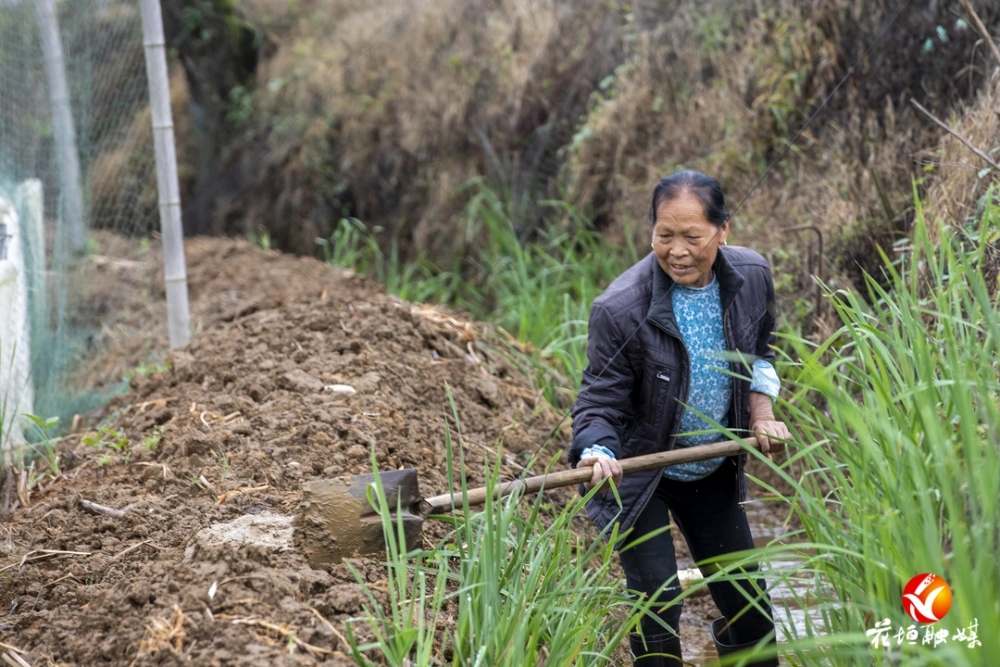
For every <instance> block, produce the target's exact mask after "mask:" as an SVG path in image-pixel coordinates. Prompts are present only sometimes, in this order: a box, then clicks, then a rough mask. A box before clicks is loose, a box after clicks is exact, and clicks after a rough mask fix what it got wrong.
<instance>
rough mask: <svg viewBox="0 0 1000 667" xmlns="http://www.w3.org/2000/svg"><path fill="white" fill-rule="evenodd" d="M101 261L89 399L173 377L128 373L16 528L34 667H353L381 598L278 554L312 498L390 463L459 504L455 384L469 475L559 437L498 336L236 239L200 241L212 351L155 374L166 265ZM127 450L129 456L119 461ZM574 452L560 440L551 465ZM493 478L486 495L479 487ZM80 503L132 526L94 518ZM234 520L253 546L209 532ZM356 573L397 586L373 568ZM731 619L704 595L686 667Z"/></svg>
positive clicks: (19, 515) (8, 533) (14, 598)
mask: <svg viewBox="0 0 1000 667" xmlns="http://www.w3.org/2000/svg"><path fill="white" fill-rule="evenodd" d="M103 251H104V253H105V254H104V255H102V257H104V260H102V261H101V262H98V263H96V264H95V265H94V266H93V267H92V268H91V269H90V271H91V273H90V274H89V277H88V281H89V282H88V285H90V286H91V287H92V290H93V294H92V296H91V298H92V299H94V300H95V303H96V302H98V301H100V300H101V298H102V297H101V295H100V292H101V290H104V291H106V292H107V295H106V300H107V301H110V302H111V303H110V304H104V305H103V308H104V309H105V311H107V312H108V320H107V322H106V323H105V324H106V326H105V330H104V334H103V336H104V338H103V339H102V340H103V341H104V343H103V344H104V349H103V351H102V352H101V353H100V354H99V355H97V357H96V358H95V359H94V360H93V361H92V362H91V363H90V365H89V366H88V371H87V372H88V382H91V383H92V384H101V383H104V384H109V383H112V381H113V380H115V379H116V378H117V377H120V375H119V373H121V371H122V367H123V366H135V365H139V364H141V363H147V362H148V363H150V364H151V366H150V367H156V368H159V370H157V371H155V372H152V373H150V374H149V375H148V376H145V377H144V376H143V374H142V373H136V374H134V375H132V379H131V390H130V391H129V392H128V393H127V394H126V395H123V396H120V397H119V398H116V399H115V400H113V401H112V402H111V404H109V405H108V406H106V407H105V408H103V409H102V410H100V411H98V412H97V413H95V414H94V415H90V416H89V417H88V418H87V420H86V421H84V422H83V423H82V424H81V425H80V427H79V430H78V432H77V433H76V434H74V435H72V436H70V437H68V438H66V439H64V440H63V441H62V442H61V443H60V445H59V446H60V450H61V452H62V459H61V461H62V474H61V475H60V476H59V477H58V478H56V479H55V480H54V481H49V480H46V481H44V482H42V484H41V485H40V486H38V487H36V488H35V489H34V490H33V492H32V493H31V495H30V498H28V499H27V500H28V502H27V506H22V507H19V508H18V509H17V510H16V511H15V512H14V514H13V515H12V516H11V517H10V518H8V520H7V521H6V522H5V523H4V524H3V525H2V528H0V530H2V533H0V538H2V544H0V548H2V553H3V556H4V559H5V562H4V563H3V564H2V565H0V566H2V567H3V570H2V571H0V581H2V583H3V586H2V587H0V609H2V610H3V614H4V615H3V616H2V617H0V642H3V644H5V645H7V646H9V647H16V649H19V650H21V651H23V653H22V654H21V656H22V658H23V659H24V660H25V661H26V662H27V663H28V664H30V665H33V666H38V665H122V666H125V665H154V664H155V665H173V664H193V665H205V666H221V665H250V664H254V665H306V664H312V663H316V662H325V663H327V664H334V665H349V664H353V662H352V661H351V660H350V659H348V658H347V657H346V655H344V652H345V651H346V649H345V646H344V643H343V639H342V633H343V632H344V624H345V621H346V620H347V619H348V618H350V617H351V616H355V615H357V614H358V613H359V612H360V611H361V609H362V605H363V604H364V601H365V598H364V596H363V594H362V591H361V587H360V586H359V585H358V584H357V583H356V581H355V579H354V577H353V576H352V574H351V573H350V572H349V570H348V568H347V566H346V565H344V564H338V565H331V566H326V567H320V568H312V567H310V566H309V564H308V563H307V562H306V560H305V558H304V557H303V556H302V555H301V554H300V553H298V552H297V551H296V550H294V549H275V548H272V547H269V546H268V544H267V542H268V540H271V541H272V542H275V543H278V544H284V543H286V542H287V532H286V531H287V530H288V523H287V517H290V516H291V515H292V514H293V513H294V511H295V509H296V507H297V505H298V503H299V501H300V499H301V489H302V484H303V482H305V481H309V480H314V479H319V478H329V477H335V476H338V475H344V474H354V473H362V472H366V471H370V460H369V457H370V451H371V447H372V446H373V445H374V449H375V451H376V453H377V455H378V462H379V465H380V466H381V467H383V468H399V467H418V468H419V470H420V485H421V490H422V491H423V492H424V493H425V494H432V493H441V492H444V491H446V490H447V480H446V476H445V472H444V470H445V466H444V461H445V438H444V432H445V415H446V412H447V406H448V401H447V397H446V393H445V387H446V385H447V386H449V387H450V388H451V391H452V392H453V394H454V397H455V401H456V404H457V406H458V413H459V417H460V419H461V422H462V429H463V439H462V441H463V443H464V447H465V456H466V458H467V460H472V461H482V460H483V458H484V457H488V458H489V459H490V460H495V459H496V457H497V453H496V443H498V442H500V441H502V442H503V444H504V452H503V455H502V457H503V461H502V463H503V471H504V473H506V474H510V475H512V474H516V473H517V472H518V471H519V466H523V465H526V464H527V463H528V461H529V458H530V453H531V452H532V451H533V450H534V448H535V446H536V445H537V444H538V443H540V442H541V441H542V440H543V439H544V438H545V436H546V435H547V434H548V432H549V431H550V430H551V429H552V428H553V427H554V426H555V425H556V424H557V423H558V421H559V419H560V415H558V414H557V413H556V412H555V411H554V410H553V409H552V408H551V407H550V406H548V405H547V404H546V403H545V402H544V401H543V400H542V399H541V398H540V397H539V395H538V393H537V392H535V391H534V390H533V389H532V387H531V383H530V381H529V380H528V379H527V378H526V377H525V375H524V374H523V373H521V372H520V371H519V369H518V368H517V367H516V366H515V365H514V364H513V363H512V362H511V361H510V360H508V359H507V358H506V356H505V355H504V354H502V353H501V352H500V349H501V348H500V347H498V346H495V345H491V344H490V340H496V336H495V335H493V334H492V333H491V332H489V331H488V330H487V329H485V328H484V327H483V326H481V325H478V324H474V323H467V322H464V321H462V320H461V319H460V316H457V315H456V314H449V313H446V312H444V311H443V310H440V309H432V308H429V307H419V306H413V305H411V304H407V303H402V302H400V301H399V300H397V299H395V298H394V297H392V296H389V295H387V294H385V293H384V290H382V288H381V287H380V286H378V285H376V284H373V283H371V282H369V281H366V280H363V279H361V278H358V277H356V276H353V275H352V274H350V273H349V272H344V271H341V270H338V269H334V268H331V267H329V266H326V265H323V264H321V263H320V262H317V261H315V260H312V259H306V258H294V257H291V256H286V255H281V254H278V253H275V252H263V251H261V250H259V249H257V248H255V247H253V246H251V245H249V244H246V243H243V242H240V241H233V240H225V239H196V240H192V241H189V242H188V245H187V252H188V267H189V282H190V292H191V300H192V313H193V318H194V325H195V329H196V331H197V333H196V337H195V340H194V342H193V343H192V344H191V345H190V346H189V347H188V348H187V349H185V350H183V351H177V352H174V353H172V354H171V355H169V358H168V361H169V368H166V367H165V366H157V364H159V363H160V360H152V361H149V360H148V359H146V360H144V355H146V356H148V355H149V353H150V350H153V349H155V348H156V347H157V344H158V343H159V342H161V341H162V340H163V330H162V325H158V324H156V322H162V320H161V319H160V318H159V315H160V314H161V313H162V295H161V294H157V293H156V292H155V291H154V292H152V293H149V292H144V291H141V290H138V289H135V290H133V286H135V285H141V284H142V283H143V279H142V278H143V276H145V277H153V278H155V276H156V275H157V274H158V272H160V271H161V269H160V268H159V267H158V265H157V260H156V257H157V255H158V253H157V252H139V251H137V250H136V249H135V248H133V247H131V246H126V245H124V244H122V243H120V242H116V241H114V239H111V238H108V239H105V243H104V248H103ZM108 253H111V254H108ZM115 255H117V256H115ZM128 272H131V273H132V274H133V275H132V277H131V278H130V279H128V280H126V279H123V275H124V274H125V273H128ZM130 290H132V291H137V292H138V293H139V294H138V295H137V294H131V293H130ZM115 313H118V315H119V318H118V319H119V322H118V324H114V321H115V317H114V316H115ZM115 332H117V333H115ZM332 385H349V386H351V387H353V389H354V390H355V392H356V393H354V394H345V393H339V392H337V391H334V390H332V389H331V386H332ZM99 423H101V424H105V425H106V426H107V429H109V430H105V431H104V432H103V433H102V432H101V431H100V430H99V429H98V424H99ZM111 431H120V432H121V433H122V434H123V435H124V437H125V438H127V443H126V444H123V445H121V447H120V450H117V449H116V448H114V447H112V446H111V443H112V441H114V442H115V443H116V444H117V443H120V442H121V440H120V439H119V438H118V437H117V436H114V435H112V433H111ZM569 433H570V432H569V428H568V427H564V428H563V429H562V430H561V431H560V432H559V434H558V435H557V436H556V437H555V438H554V439H553V441H552V442H551V443H550V444H549V446H548V447H547V448H546V450H545V451H544V452H543V458H544V459H545V460H547V458H548V457H552V456H556V455H558V453H559V451H560V450H562V449H563V448H565V446H566V445H567V442H568V437H569ZM95 440H96V441H97V442H99V443H100V442H104V443H106V444H105V445H103V446H95V445H94V444H93V442H94V441H95ZM88 441H89V443H90V444H88ZM536 467H537V468H541V467H544V464H540V465H538V466H536ZM558 467H563V464H562V463H560V464H557V468H558ZM480 469H481V466H475V467H473V469H472V472H470V473H469V481H470V483H472V484H478V483H479V482H481V481H482V478H481V474H480V473H479V472H478V471H479V470H480ZM570 493H572V492H571V491H557V492H553V493H552V500H553V502H555V503H556V504H561V503H564V502H565V501H566V500H567V498H569V495H568V494H570ZM81 500H86V501H91V502H94V503H98V504H100V505H102V506H107V507H111V508H115V509H119V510H123V511H124V512H125V514H124V516H121V517H113V516H105V515H100V514H93V513H91V512H90V511H87V510H86V509H84V508H83V506H82V504H81ZM241 517H242V518H241ZM233 521H238V524H237V527H242V529H243V530H244V531H245V530H247V529H248V525H249V530H250V531H251V532H253V533H254V534H255V536H256V538H257V542H258V543H257V544H252V543H239V542H238V541H237V542H233V541H229V542H221V541H220V539H218V538H217V537H216V538H215V539H208V538H206V537H205V533H201V534H199V531H202V530H203V529H205V528H207V527H210V526H213V525H214V524H220V523H224V522H233ZM250 524H252V525H250ZM580 526H581V530H587V526H588V524H587V521H586V519H584V518H581V519H580ZM438 530H441V529H440V528H439V529H438ZM432 532H436V531H432ZM244 534H245V533H241V535H244ZM237 539H242V538H237ZM677 542H678V543H677V547H678V556H679V558H680V559H681V560H682V564H683V563H690V559H689V558H688V557H687V551H686V547H685V545H684V544H683V540H678V541H677ZM355 565H356V566H357V567H358V568H359V570H360V571H361V572H362V573H363V574H364V576H365V577H366V578H367V580H368V582H369V583H370V584H371V585H372V588H373V589H375V590H379V589H380V588H381V584H380V582H381V581H384V579H385V573H384V569H383V568H382V567H380V566H379V564H378V563H377V562H376V561H361V560H358V561H355ZM716 615H717V612H716V611H715V608H714V606H713V605H712V603H711V601H710V599H708V598H707V597H701V598H693V599H691V600H690V601H689V603H688V604H686V606H685V616H684V619H683V624H684V636H685V642H686V647H685V652H686V655H687V656H689V657H692V658H695V659H696V661H700V660H701V658H704V657H706V656H708V655H710V654H711V651H710V650H706V647H705V639H706V637H707V635H706V632H707V629H706V628H707V621H708V619H710V618H712V617H714V616H716ZM289 636H294V638H295V639H294V640H292V641H289V639H288V638H289ZM305 644H308V645H309V646H311V647H315V649H310V648H308V647H306V646H305ZM7 646H5V647H4V648H2V649H0V651H2V650H11V649H9V648H7ZM619 654H620V655H621V658H622V660H621V664H627V660H626V653H625V652H623V651H619ZM698 656H700V657H698Z"/></svg>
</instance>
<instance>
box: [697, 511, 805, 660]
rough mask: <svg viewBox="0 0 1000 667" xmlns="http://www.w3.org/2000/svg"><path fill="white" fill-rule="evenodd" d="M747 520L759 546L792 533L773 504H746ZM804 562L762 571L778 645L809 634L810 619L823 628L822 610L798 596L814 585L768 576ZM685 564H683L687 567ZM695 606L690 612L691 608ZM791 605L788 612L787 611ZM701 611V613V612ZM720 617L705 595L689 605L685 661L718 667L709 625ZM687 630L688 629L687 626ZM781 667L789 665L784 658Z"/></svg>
mask: <svg viewBox="0 0 1000 667" xmlns="http://www.w3.org/2000/svg"><path fill="white" fill-rule="evenodd" d="M745 508H746V512H747V519H748V520H749V522H750V529H751V531H752V533H753V535H754V543H755V544H756V546H758V547H764V546H767V545H768V544H771V543H773V542H774V541H775V540H776V539H777V540H779V541H781V538H782V537H783V536H785V535H787V534H788V533H789V532H790V530H789V529H788V528H787V527H786V526H784V525H782V522H783V520H784V518H785V517H784V511H783V510H780V508H779V507H778V506H777V505H776V504H775V503H773V502H765V501H761V500H751V501H748V502H747V503H746V505H745ZM799 563H801V561H799V560H796V559H793V558H788V557H787V556H784V557H781V558H780V559H774V560H772V561H770V562H767V563H762V565H761V569H762V571H764V572H765V579H766V580H767V585H768V592H769V594H770V597H771V606H772V609H773V612H774V620H775V626H776V629H777V637H778V643H779V644H780V643H782V642H784V641H786V637H787V635H788V634H793V633H794V634H799V635H800V636H801V635H802V634H804V633H805V629H806V624H807V619H809V620H810V621H811V622H812V623H814V624H816V625H818V626H819V627H822V626H823V622H822V616H821V614H820V611H819V609H817V608H813V607H806V608H802V607H801V606H800V605H799V603H798V601H797V600H796V597H798V598H799V599H802V598H805V597H806V594H807V593H808V591H809V590H810V585H809V583H808V582H805V581H794V580H792V581H774V580H773V578H772V577H769V576H767V574H766V573H767V572H768V571H772V572H773V571H781V572H783V573H795V572H796V568H797V566H798V564H799ZM684 566H685V565H681V567H684ZM689 606H691V607H695V609H692V610H691V613H689V612H688V607H689ZM786 606H787V609H786ZM699 612H700V613H699ZM716 616H719V612H718V610H717V609H716V608H715V605H714V604H713V603H712V602H711V599H710V598H708V597H707V596H705V598H704V599H703V600H699V599H698V598H691V599H690V603H688V602H686V603H685V614H684V616H683V617H682V619H681V624H682V628H681V637H682V640H683V646H684V649H683V650H684V660H685V661H686V662H689V663H691V664H693V665H706V666H708V665H717V664H718V662H717V657H718V656H717V655H716V652H715V645H714V644H713V642H712V638H711V634H710V630H709V626H708V624H709V623H710V621H711V618H713V617H716ZM685 623H686V625H687V627H684V625H685ZM781 664H782V665H785V664H789V663H787V662H786V661H785V660H784V659H782V660H781Z"/></svg>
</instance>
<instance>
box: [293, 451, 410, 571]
mask: <svg viewBox="0 0 1000 667" xmlns="http://www.w3.org/2000/svg"><path fill="white" fill-rule="evenodd" d="M379 477H380V478H381V481H382V486H383V489H384V490H385V496H386V502H387V503H388V505H389V507H391V508H393V513H392V522H393V525H394V526H395V525H396V523H397V522H398V521H399V520H402V523H403V532H404V535H405V539H406V545H407V546H406V548H408V549H409V548H413V547H415V546H417V545H419V544H420V541H421V533H420V531H421V527H422V526H423V523H424V516H423V515H422V514H421V511H420V509H421V502H422V500H423V498H422V497H421V495H420V487H419V486H418V482H417V471H416V469H415V468H407V469H405V470H389V471H385V472H382V473H379ZM374 482H375V475H374V474H366V475H353V476H347V477H337V478H335V479H323V480H317V481H313V482H307V483H306V484H304V485H303V487H302V503H301V504H300V505H299V510H298V513H297V514H296V515H295V519H294V521H293V522H292V526H293V527H294V530H295V533H294V541H295V545H296V547H297V548H299V549H300V550H301V551H302V552H303V553H304V554H305V556H306V558H307V559H308V560H309V563H310V564H311V565H313V566H317V565H322V564H324V563H339V562H340V561H341V560H342V559H344V558H350V557H352V556H365V555H372V554H384V553H385V545H386V541H385V534H384V533H383V531H382V519H381V517H380V516H379V514H378V512H377V511H376V510H375V508H374V507H372V504H371V502H369V500H368V494H369V487H371V497H372V499H374V498H375V488H374ZM397 507H399V508H401V509H400V512H399V513H397V512H396V511H395V509H396V508H397Z"/></svg>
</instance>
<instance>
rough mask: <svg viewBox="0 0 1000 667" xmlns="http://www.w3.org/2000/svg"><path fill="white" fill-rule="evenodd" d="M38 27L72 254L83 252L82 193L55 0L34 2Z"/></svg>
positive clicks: (68, 240) (66, 229)
mask: <svg viewBox="0 0 1000 667" xmlns="http://www.w3.org/2000/svg"><path fill="white" fill-rule="evenodd" d="M35 12H36V13H37V15H38V27H39V30H40V32H41V36H42V55H43V57H44V58H45V73H46V75H47V76H48V79H49V98H50V99H51V101H52V128H53V133H54V134H55V140H56V157H57V158H58V160H59V185H60V190H61V192H60V197H61V199H62V216H63V223H64V225H65V231H66V242H67V244H68V245H69V249H70V251H71V252H73V253H79V252H82V251H83V243H84V238H85V234H84V224H83V191H82V190H81V189H80V156H79V154H78V153H77V152H76V130H75V129H74V127H73V113H72V111H71V110H70V105H69V88H68V87H67V86H66V67H65V64H64V63H63V52H62V42H61V41H60V40H59V21H58V19H57V18H56V3H55V0H35Z"/></svg>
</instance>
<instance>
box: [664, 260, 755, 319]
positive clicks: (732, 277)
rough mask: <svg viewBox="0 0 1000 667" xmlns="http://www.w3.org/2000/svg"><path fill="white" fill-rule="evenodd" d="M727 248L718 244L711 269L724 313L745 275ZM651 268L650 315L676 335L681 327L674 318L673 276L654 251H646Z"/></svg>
mask: <svg viewBox="0 0 1000 667" xmlns="http://www.w3.org/2000/svg"><path fill="white" fill-rule="evenodd" d="M729 253H730V249H729V248H728V247H727V246H719V252H718V253H717V254H716V256H715V263H713V264H712V270H713V271H714V272H715V278H716V280H718V281H719V300H720V301H721V302H722V312H723V313H725V312H726V310H727V309H728V308H729V306H730V305H731V304H732V302H733V301H734V300H735V299H736V295H737V294H738V293H739V291H740V288H741V287H743V283H744V282H746V277H745V276H744V275H743V274H742V273H741V272H740V271H739V270H738V269H737V268H736V267H735V266H733V263H732V261H731V259H730V258H729V257H728V255H729ZM649 257H650V264H651V265H652V266H651V267H650V271H651V272H652V274H653V293H652V297H651V299H650V302H649V319H650V320H651V321H652V322H654V323H655V324H657V325H659V326H660V327H661V328H663V329H666V330H667V331H669V332H670V333H672V334H674V335H675V336H678V337H679V336H680V329H678V328H677V322H676V320H674V304H673V299H672V296H671V294H672V291H671V288H672V287H673V286H674V279H673V278H671V277H670V276H668V275H667V273H666V271H664V270H663V269H662V268H660V263H659V262H658V261H656V255H655V254H654V253H649Z"/></svg>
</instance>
